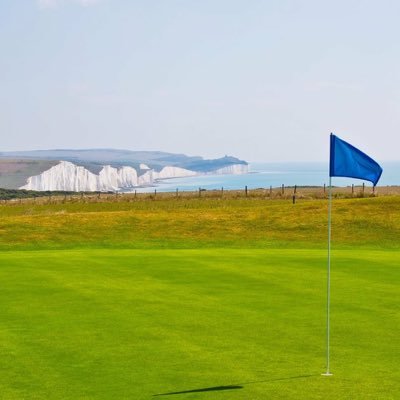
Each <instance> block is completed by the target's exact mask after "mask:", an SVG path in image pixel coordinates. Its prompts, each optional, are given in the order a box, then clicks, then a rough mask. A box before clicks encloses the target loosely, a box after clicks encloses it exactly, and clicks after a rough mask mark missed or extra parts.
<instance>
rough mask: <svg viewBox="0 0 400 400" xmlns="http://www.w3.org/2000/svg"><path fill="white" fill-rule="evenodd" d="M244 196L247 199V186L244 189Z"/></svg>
mask: <svg viewBox="0 0 400 400" xmlns="http://www.w3.org/2000/svg"><path fill="white" fill-rule="evenodd" d="M244 194H245V196H246V197H247V185H246V186H245V187H244Z"/></svg>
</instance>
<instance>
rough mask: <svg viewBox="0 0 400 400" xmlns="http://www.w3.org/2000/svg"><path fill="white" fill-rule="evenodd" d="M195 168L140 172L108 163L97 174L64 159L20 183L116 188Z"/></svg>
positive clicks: (90, 189) (84, 189)
mask: <svg viewBox="0 0 400 400" xmlns="http://www.w3.org/2000/svg"><path fill="white" fill-rule="evenodd" d="M193 175H196V172H194V171H189V170H186V169H184V168H179V167H164V168H163V169H162V170H161V171H160V172H156V171H154V170H152V169H148V170H147V171H146V172H145V173H144V174H143V175H141V176H138V173H137V172H136V170H135V169H134V168H132V167H121V168H114V167H111V166H110V165H105V166H104V167H103V168H102V169H101V171H100V172H99V174H98V175H96V174H93V173H92V172H90V171H88V170H87V169H86V168H84V167H81V166H77V165H75V164H73V163H71V162H69V161H61V162H60V163H59V164H58V165H56V166H54V167H51V168H50V169H48V170H47V171H44V172H43V173H42V174H40V175H36V176H31V177H30V178H28V181H27V183H26V184H25V185H24V186H22V187H21V189H26V190H66V191H75V192H81V191H82V192H97V191H103V192H104V191H110V190H111V191H115V190H120V189H129V188H134V187H138V186H148V185H153V184H154V183H155V181H156V180H158V179H167V178H179V177H184V176H193Z"/></svg>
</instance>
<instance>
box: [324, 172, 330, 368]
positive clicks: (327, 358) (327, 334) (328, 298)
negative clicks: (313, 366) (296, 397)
mask: <svg viewBox="0 0 400 400" xmlns="http://www.w3.org/2000/svg"><path fill="white" fill-rule="evenodd" d="M331 215H332V177H331V176H329V205H328V270H327V281H326V372H325V373H324V374H322V375H325V376H331V375H332V374H331V372H330V368H329V367H330V366H329V339H330V332H329V323H330V315H329V308H330V300H331V298H330V297H331Z"/></svg>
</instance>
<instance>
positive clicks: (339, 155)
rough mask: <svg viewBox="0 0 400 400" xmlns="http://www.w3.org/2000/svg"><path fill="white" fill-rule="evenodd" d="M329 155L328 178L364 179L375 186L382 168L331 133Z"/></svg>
mask: <svg viewBox="0 0 400 400" xmlns="http://www.w3.org/2000/svg"><path fill="white" fill-rule="evenodd" d="M330 153H331V154H330V164H329V176H342V177H348V178H357V179H364V180H366V181H370V182H372V183H373V185H374V186H376V184H377V183H378V181H379V178H380V177H381V175H382V168H381V166H380V165H379V164H378V163H377V162H376V161H374V160H373V159H372V158H371V157H369V156H367V155H366V154H365V153H363V152H362V151H361V150H358V149H357V148H356V147H354V146H352V145H351V144H350V143H347V142H345V141H344V140H342V139H339V138H338V137H337V136H335V135H334V134H332V133H331V152H330Z"/></svg>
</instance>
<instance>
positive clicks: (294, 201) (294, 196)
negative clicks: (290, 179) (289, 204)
mask: <svg viewBox="0 0 400 400" xmlns="http://www.w3.org/2000/svg"><path fill="white" fill-rule="evenodd" d="M292 200H293V204H296V195H295V194H294V195H293V199H292Z"/></svg>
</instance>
